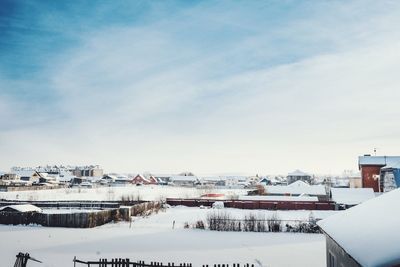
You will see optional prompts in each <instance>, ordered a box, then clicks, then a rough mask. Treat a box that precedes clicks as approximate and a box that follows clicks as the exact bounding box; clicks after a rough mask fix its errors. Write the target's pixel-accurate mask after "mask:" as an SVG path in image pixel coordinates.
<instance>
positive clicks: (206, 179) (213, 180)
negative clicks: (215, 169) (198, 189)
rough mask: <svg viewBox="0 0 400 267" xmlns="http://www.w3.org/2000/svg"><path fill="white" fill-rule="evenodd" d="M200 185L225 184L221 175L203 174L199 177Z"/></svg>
mask: <svg viewBox="0 0 400 267" xmlns="http://www.w3.org/2000/svg"><path fill="white" fill-rule="evenodd" d="M199 180H200V182H201V184H202V185H208V186H225V185H226V179H225V178H224V177H221V176H203V177H201V178H199Z"/></svg>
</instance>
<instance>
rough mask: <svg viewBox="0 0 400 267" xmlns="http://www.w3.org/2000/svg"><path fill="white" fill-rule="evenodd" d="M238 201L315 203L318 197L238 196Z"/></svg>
mask: <svg viewBox="0 0 400 267" xmlns="http://www.w3.org/2000/svg"><path fill="white" fill-rule="evenodd" d="M239 200H261V201H263V200H265V201H299V202H300V201H312V202H317V201H318V197H309V196H239Z"/></svg>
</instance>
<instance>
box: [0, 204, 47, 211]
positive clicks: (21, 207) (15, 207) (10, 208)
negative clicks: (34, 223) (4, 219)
mask: <svg viewBox="0 0 400 267" xmlns="http://www.w3.org/2000/svg"><path fill="white" fill-rule="evenodd" d="M0 212H18V213H25V212H42V209H41V208H38V207H36V206H34V205H31V204H20V205H9V206H4V207H1V208H0Z"/></svg>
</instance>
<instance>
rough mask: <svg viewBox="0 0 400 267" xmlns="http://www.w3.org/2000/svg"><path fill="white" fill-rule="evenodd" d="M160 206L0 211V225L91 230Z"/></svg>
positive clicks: (155, 209)
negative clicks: (60, 210)
mask: <svg viewBox="0 0 400 267" xmlns="http://www.w3.org/2000/svg"><path fill="white" fill-rule="evenodd" d="M68 204H70V203H68ZM161 206H162V204H161V203H160V202H145V203H140V204H136V205H133V206H125V207H119V208H113V209H106V210H98V211H90V210H88V211H84V210H82V211H80V212H76V213H58V214H57V213H54V214H47V213H39V212H9V211H0V224H12V225H20V224H21V225H29V224H38V225H42V226H50V227H69V228H92V227H96V226H101V225H103V224H106V223H109V222H112V221H130V218H131V216H145V215H149V214H150V213H151V212H153V211H158V210H159V209H160V208H161Z"/></svg>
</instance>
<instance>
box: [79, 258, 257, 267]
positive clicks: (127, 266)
mask: <svg viewBox="0 0 400 267" xmlns="http://www.w3.org/2000/svg"><path fill="white" fill-rule="evenodd" d="M73 262H74V267H75V266H76V263H80V264H85V265H87V266H99V267H108V266H111V267H131V266H134V267H192V264H191V263H179V264H175V263H167V264H163V263H161V262H150V263H145V262H144V261H137V262H132V261H130V259H122V258H117V259H112V260H107V259H100V260H99V261H82V260H78V259H77V258H76V257H75V258H74V260H73ZM232 266H233V267H241V265H240V264H239V263H234V264H233V265H232ZM202 267H229V264H211V265H202ZM242 267H254V264H251V265H250V264H248V263H247V264H242Z"/></svg>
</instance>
